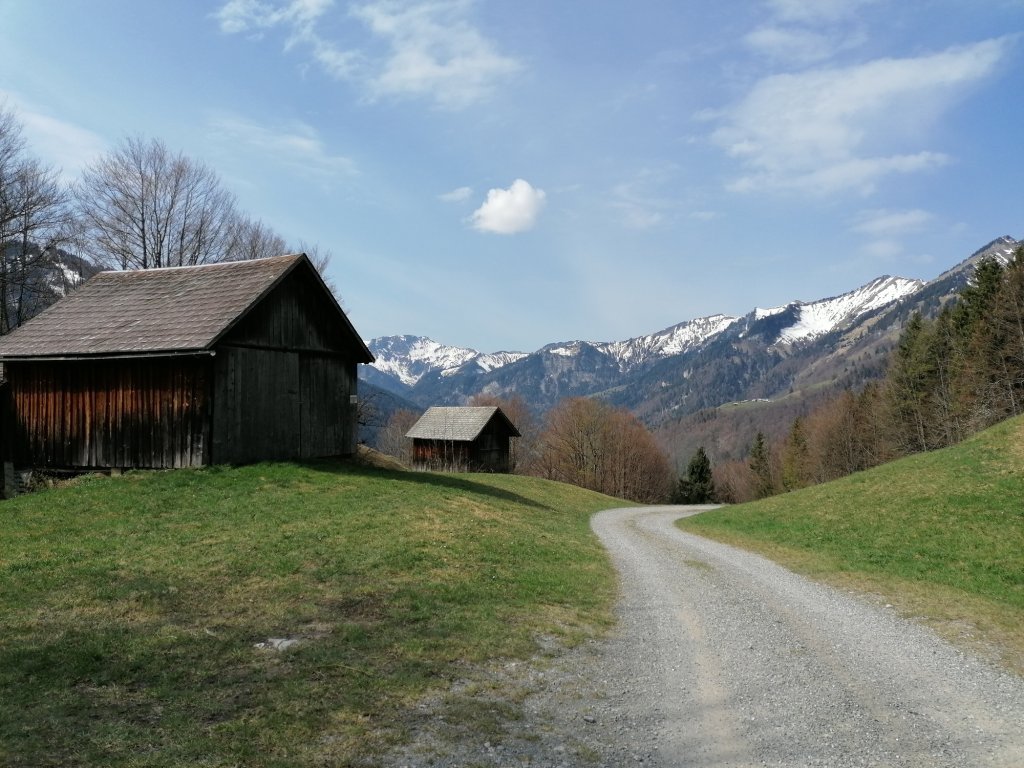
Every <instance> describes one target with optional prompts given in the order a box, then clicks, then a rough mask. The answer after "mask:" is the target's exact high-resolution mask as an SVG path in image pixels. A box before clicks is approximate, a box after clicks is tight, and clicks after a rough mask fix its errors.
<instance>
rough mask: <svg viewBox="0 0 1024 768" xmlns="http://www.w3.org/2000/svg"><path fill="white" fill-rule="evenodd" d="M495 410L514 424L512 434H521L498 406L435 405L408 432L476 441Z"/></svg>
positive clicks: (421, 437)
mask: <svg viewBox="0 0 1024 768" xmlns="http://www.w3.org/2000/svg"><path fill="white" fill-rule="evenodd" d="M495 414H500V415H501V418H502V419H504V420H505V422H507V423H508V426H509V427H510V428H511V433H512V435H513V436H514V437H519V430H517V429H516V428H515V426H514V425H513V424H512V422H511V421H509V420H508V417H507V416H505V414H504V413H503V412H502V410H501V409H500V408H497V407H495V406H465V407H444V406H434V407H432V408H428V409H427V412H426V413H424V414H423V415H422V416H421V417H420V420H419V421H417V422H416V423H415V424H413V427H412V429H410V430H409V431H408V432H406V433H405V436H406V437H414V438H420V439H423V440H456V441H472V440H476V439H477V438H478V437H479V436H480V433H481V432H483V430H484V427H486V426H487V424H488V422H490V420H491V419H492V418H493V417H494V416H495Z"/></svg>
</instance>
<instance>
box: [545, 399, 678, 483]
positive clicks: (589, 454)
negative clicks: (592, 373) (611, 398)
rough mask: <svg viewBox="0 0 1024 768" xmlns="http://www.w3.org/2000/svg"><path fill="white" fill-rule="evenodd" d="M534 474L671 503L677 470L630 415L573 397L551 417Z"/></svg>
mask: <svg viewBox="0 0 1024 768" xmlns="http://www.w3.org/2000/svg"><path fill="white" fill-rule="evenodd" d="M537 453H538V455H537V461H536V465H535V467H534V470H533V471H534V474H539V475H541V476H542V477H547V478H549V479H552V480H560V481H562V482H566V483H572V484H573V485H578V486H581V487H583V488H589V489H591V490H595V491H600V492H601V493H607V494H610V495H612V496H617V497H619V498H624V499H630V500H632V501H639V502H660V501H665V500H667V499H668V497H669V495H670V494H671V492H672V488H673V486H674V484H675V472H674V471H673V469H672V466H671V464H670V462H669V460H668V457H667V456H666V455H665V452H664V451H663V450H662V449H661V447H660V446H659V445H658V444H657V442H656V441H655V440H654V437H653V436H652V435H651V433H650V432H648V431H647V429H646V428H645V427H644V426H643V425H642V424H641V423H640V422H639V421H638V420H637V418H636V417H635V416H633V415H632V414H631V413H629V412H628V411H624V410H620V409H616V408H613V407H611V406H610V405H608V404H607V403H603V402H601V401H599V400H593V399H589V398H570V399H568V400H563V401H562V402H561V403H559V404H558V405H557V406H556V407H555V408H554V410H553V411H551V413H550V414H548V424H547V428H546V429H545V430H544V433H543V435H542V436H541V438H540V445H539V447H538V452H537Z"/></svg>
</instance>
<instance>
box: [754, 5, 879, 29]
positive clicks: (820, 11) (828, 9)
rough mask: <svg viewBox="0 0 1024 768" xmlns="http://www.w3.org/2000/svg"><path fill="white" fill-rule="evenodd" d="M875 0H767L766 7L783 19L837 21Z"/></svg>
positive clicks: (850, 16) (813, 21)
mask: <svg viewBox="0 0 1024 768" xmlns="http://www.w3.org/2000/svg"><path fill="white" fill-rule="evenodd" d="M874 2H877V0H768V7H769V8H771V10H772V11H773V12H774V13H775V15H776V16H777V17H778V18H779V19H781V20H783V21H790V22H798V23H803V24H820V23H829V22H837V21H841V20H843V19H848V18H852V17H855V16H856V15H857V13H858V12H859V11H860V9H861V8H862V7H863V6H865V5H870V4H871V3H874Z"/></svg>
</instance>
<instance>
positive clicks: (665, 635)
mask: <svg viewBox="0 0 1024 768" xmlns="http://www.w3.org/2000/svg"><path fill="white" fill-rule="evenodd" d="M695 511H697V510H692V509H691V510H683V509H682V508H679V507H661V508H651V507H646V508H638V509H618V510H610V511H607V512H603V513H601V514H599V515H597V516H595V518H594V519H593V522H592V525H593V528H594V530H595V531H596V533H597V534H598V536H600V538H601V540H602V542H603V543H604V545H605V546H606V547H607V548H608V550H609V552H610V553H611V556H612V558H613V560H614V562H615V564H616V567H617V568H618V570H619V573H620V578H621V584H622V596H621V600H620V604H619V607H618V612H619V617H620V625H619V628H618V630H617V631H616V632H615V634H614V635H613V636H612V637H611V638H609V639H608V640H606V641H602V642H595V643H592V644H589V645H587V646H585V647H583V648H580V649H576V650H574V651H572V652H570V653H568V654H566V655H564V656H562V657H561V658H559V659H557V660H556V661H555V662H554V663H552V664H551V665H550V666H548V667H546V668H537V667H530V666H529V665H511V666H510V667H508V668H505V669H494V670H491V685H490V686H485V688H487V689H488V690H489V691H490V692H489V693H487V694H485V695H483V696H478V698H477V699H476V704H477V706H482V707H486V706H490V705H492V704H495V703H496V700H497V699H500V698H501V697H502V695H503V694H502V692H504V695H505V696H506V697H509V696H511V697H513V698H515V699H516V700H517V701H518V699H519V697H520V696H521V695H522V694H526V693H529V694H530V695H529V696H526V697H525V699H524V700H523V701H522V703H521V705H519V704H517V707H518V712H517V716H516V717H512V718H507V722H506V723H505V724H504V727H503V729H502V733H501V734H500V735H499V736H495V735H493V734H492V735H490V736H488V738H487V740H486V741H479V740H477V738H476V737H475V735H474V734H473V733H471V732H466V731H464V730H463V731H460V730H459V728H458V726H457V724H455V723H452V722H451V721H450V720H449V721H445V722H447V723H448V724H447V725H446V726H445V727H444V728H441V729H439V728H438V724H437V719H438V717H440V718H441V720H442V721H444V718H443V711H442V710H443V707H442V708H441V709H437V710H433V711H431V710H430V708H429V707H428V708H427V709H426V710H425V711H424V713H423V714H424V719H423V722H422V723H421V724H420V725H421V728H420V740H419V741H420V745H419V746H420V747H422V746H423V745H424V744H426V743H427V742H429V743H430V749H429V751H428V752H423V751H422V750H420V749H418V748H414V749H413V750H412V751H407V752H405V753H404V754H403V756H402V759H401V760H400V761H397V762H396V763H392V764H400V765H402V764H404V765H433V766H462V765H488V766H490V765H495V766H497V765H500V766H518V765H531V766H538V765H544V766H577V765H578V766H584V765H601V766H621V765H628V764H633V765H637V764H641V765H646V766H661V767H663V768H669V767H670V766H688V767H697V768H708V767H711V766H801V767H803V766H808V767H809V766H828V767H829V768H847V767H849V768H852V767H854V766H857V767H859V766H893V767H897V766H900V767H906V766H920V767H921V768H925V767H927V768H969V767H971V766H1000V767H1002V768H1021V767H1022V766H1024V680H1022V679H1021V678H1019V677H1015V676H1012V675H1009V674H1005V673H1003V672H1001V671H999V670H997V669H994V668H992V667H990V666H988V665H986V664H985V663H983V662H981V661H980V660H978V659H975V658H973V657H971V656H969V655H966V654H964V653H963V652H961V651H958V650H956V649H954V648H953V647H951V646H949V645H948V644H946V643H945V642H943V641H941V640H940V639H938V638H937V637H935V636H934V635H933V634H932V633H930V632H929V631H928V630H926V629H925V628H923V627H920V626H918V625H916V624H914V623H912V622H908V621H906V620H903V619H901V618H899V617H898V616H896V615H894V614H893V613H892V612H891V611H889V610H886V609H884V608H878V607H875V606H872V605H871V604H869V603H868V602H866V601H864V600H862V599H858V598H857V597H855V596H852V595H847V594H844V593H840V592H837V591H835V590H832V589H829V588H826V587H822V586H820V585H816V584H813V583H811V582H809V581H807V580H805V579H803V578H800V577H798V576H795V575H793V574H792V573H790V572H788V571H786V570H784V569H782V568H780V567H778V566H776V565H774V564H773V563H771V562H769V561H767V560H765V559H763V558H760V557H757V556H755V555H751V554H749V553H745V552H742V551H739V550H736V549H733V548H730V547H726V546H723V545H720V544H716V543H714V542H710V541H707V540H705V539H701V538H698V537H694V536H690V535H688V534H684V533H682V532H681V531H679V530H678V529H677V528H676V527H675V526H674V525H673V521H674V520H675V519H677V518H679V517H680V516H681V515H682V514H692V513H693V512H695ZM506 703H507V702H506ZM427 754H429V755H430V756H429V758H428V757H426V755H427Z"/></svg>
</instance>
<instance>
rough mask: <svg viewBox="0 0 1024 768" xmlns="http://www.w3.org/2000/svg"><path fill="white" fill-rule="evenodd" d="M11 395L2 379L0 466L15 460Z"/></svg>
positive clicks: (1, 481) (8, 387)
mask: <svg viewBox="0 0 1024 768" xmlns="http://www.w3.org/2000/svg"><path fill="white" fill-rule="evenodd" d="M0 370H2V369H0ZM10 394H11V388H10V386H8V384H7V382H6V381H4V380H3V379H2V378H0V464H2V463H3V462H5V461H13V460H14V455H13V451H14V439H13V438H14V409H13V407H12V405H11V397H10ZM0 491H3V479H2V478H0Z"/></svg>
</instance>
